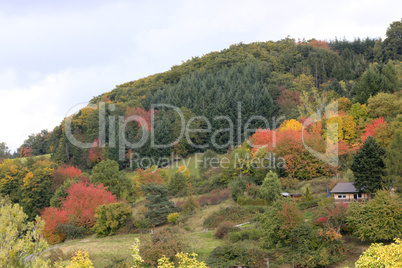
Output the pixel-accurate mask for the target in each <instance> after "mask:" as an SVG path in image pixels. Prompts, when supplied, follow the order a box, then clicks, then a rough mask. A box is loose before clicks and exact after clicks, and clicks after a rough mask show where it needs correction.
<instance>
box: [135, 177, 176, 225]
mask: <svg viewBox="0 0 402 268" xmlns="http://www.w3.org/2000/svg"><path fill="white" fill-rule="evenodd" d="M141 189H142V191H143V192H144V193H145V195H146V196H147V197H146V199H147V200H148V201H149V203H147V204H146V207H147V208H148V212H147V214H146V215H145V216H146V217H147V218H148V219H149V220H150V222H151V224H152V225H153V226H158V225H161V224H164V223H166V222H167V216H168V215H169V214H170V213H173V212H176V211H177V209H176V207H175V206H174V203H173V202H172V201H169V199H168V190H167V188H166V187H165V186H163V185H155V184H147V185H145V184H143V185H141Z"/></svg>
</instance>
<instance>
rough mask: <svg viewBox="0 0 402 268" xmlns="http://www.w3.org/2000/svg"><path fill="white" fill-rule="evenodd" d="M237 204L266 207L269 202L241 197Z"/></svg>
mask: <svg viewBox="0 0 402 268" xmlns="http://www.w3.org/2000/svg"><path fill="white" fill-rule="evenodd" d="M237 204H239V205H241V206H266V205H267V200H266V199H261V198H256V199H254V198H247V197H239V199H237Z"/></svg>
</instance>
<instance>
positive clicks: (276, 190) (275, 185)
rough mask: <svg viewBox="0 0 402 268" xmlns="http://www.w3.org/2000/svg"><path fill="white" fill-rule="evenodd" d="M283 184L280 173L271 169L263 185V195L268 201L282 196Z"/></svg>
mask: <svg viewBox="0 0 402 268" xmlns="http://www.w3.org/2000/svg"><path fill="white" fill-rule="evenodd" d="M281 190H282V186H281V183H280V182H279V179H278V175H277V174H276V173H275V172H273V171H272V170H270V171H269V172H268V174H267V175H266V176H265V179H264V182H263V183H262V185H261V195H262V196H263V197H264V198H265V199H267V200H268V201H274V200H275V199H277V198H278V197H280V196H281Z"/></svg>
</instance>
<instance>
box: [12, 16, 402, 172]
mask: <svg viewBox="0 0 402 268" xmlns="http://www.w3.org/2000/svg"><path fill="white" fill-rule="evenodd" d="M401 25H402V23H401V22H399V21H398V22H394V23H392V24H391V25H390V27H389V28H388V29H387V32H386V35H387V38H386V39H385V40H383V41H382V40H376V39H370V38H366V39H355V40H354V41H347V40H334V41H330V42H324V41H319V40H314V39H313V40H309V41H299V42H296V41H295V40H294V39H290V38H286V39H283V40H280V41H277V42H273V41H268V42H256V43H251V44H242V43H240V44H235V45H232V46H230V47H229V48H228V49H224V50H222V51H220V52H211V53H209V54H207V55H204V56H203V57H195V58H192V59H191V60H188V61H186V62H184V63H183V64H181V65H178V66H173V67H172V68H171V70H169V71H166V72H164V73H160V74H155V75H151V76H149V77H146V78H143V79H139V80H136V81H132V82H128V83H125V84H122V85H119V86H117V87H116V88H115V89H113V90H112V91H110V92H107V93H104V94H102V95H100V96H98V97H95V98H93V99H92V100H91V102H90V103H91V105H93V107H95V106H97V105H98V104H102V105H105V106H106V109H105V110H106V111H105V116H106V117H105V118H110V116H112V117H113V116H114V117H115V118H116V120H115V121H113V122H111V121H108V120H106V122H105V124H106V125H105V129H106V130H109V129H110V126H109V123H111V124H115V129H116V130H118V129H121V125H119V123H118V120H117V116H125V117H126V118H127V117H129V116H131V115H139V116H141V117H143V118H144V119H146V120H147V121H148V123H150V120H151V117H150V112H149V111H150V108H151V105H152V104H155V103H165V104H172V105H174V106H176V107H180V108H182V109H181V110H182V112H183V113H184V117H185V119H186V120H189V119H190V118H191V117H194V116H196V115H197V116H204V117H206V118H207V119H209V120H211V129H212V131H211V133H212V132H213V131H216V130H219V129H224V128H227V127H229V125H230V123H229V122H228V120H212V119H213V118H214V117H216V116H227V117H228V118H229V119H230V120H231V121H232V122H234V126H233V127H234V128H236V129H237V127H238V126H244V124H245V123H246V121H247V120H248V119H249V118H250V117H252V116H262V117H264V118H267V119H271V118H272V117H274V116H279V115H281V116H285V118H286V119H288V120H289V119H299V120H302V119H303V118H305V117H306V116H308V115H309V112H311V111H314V110H316V109H317V108H318V107H320V106H321V105H322V104H323V100H325V101H330V100H336V99H339V98H340V97H347V98H349V99H350V100H351V101H352V102H353V103H357V102H358V103H360V104H364V103H366V102H367V100H368V99H369V97H370V96H374V95H376V94H377V93H379V92H386V93H395V92H399V91H400V90H401V86H402V83H401V82H400V81H401V77H402V76H401V73H402V64H401V60H402V41H401V37H400V36H401V32H402V29H401V28H402V26H401ZM238 103H241V115H242V116H241V119H240V120H238V114H239V107H238V106H239V105H238ZM110 104H114V107H113V109H108V108H107V107H108V105H110ZM105 106H104V107H105ZM93 107H89V106H88V107H86V108H84V109H82V110H81V111H80V112H79V113H77V114H75V115H74V116H73V117H72V118H71V120H72V121H71V123H72V124H71V126H72V132H73V134H74V137H75V138H76V139H77V140H79V141H82V142H86V143H93V148H92V149H91V148H86V149H80V148H77V147H76V146H74V145H72V144H71V143H70V142H69V141H68V139H67V137H66V134H65V131H64V122H63V123H62V124H61V125H60V126H58V127H56V128H55V129H54V130H53V131H52V132H50V133H47V132H46V131H45V132H42V133H41V134H37V135H31V136H30V137H29V138H28V139H27V140H26V141H25V143H24V144H23V146H22V148H21V152H20V154H22V155H25V154H31V155H40V154H45V153H51V154H52V158H53V160H55V161H57V162H66V163H69V164H72V165H78V166H80V167H81V168H84V169H88V168H89V169H90V168H91V167H92V166H94V165H95V164H96V163H98V162H99V161H101V160H102V159H105V158H108V159H113V160H116V161H117V160H119V158H121V155H122V150H121V149H120V150H119V146H115V145H116V144H119V141H120V140H119V139H120V138H121V137H120V136H119V135H118V133H117V132H118V131H116V133H111V132H110V131H106V136H105V139H104V143H105V144H101V145H102V146H101V147H102V148H97V147H98V146H96V145H99V142H98V139H99V138H100V137H99V110H98V109H94V108H93ZM97 107H98V108H99V106H97ZM179 119H180V118H178V116H177V114H175V113H174V112H172V111H171V110H166V109H165V110H163V109H160V110H159V113H158V114H157V115H156V116H155V118H154V126H153V127H154V133H155V141H156V143H159V144H162V143H164V144H166V143H169V142H170V141H174V140H175V139H176V137H177V136H178V135H179V134H178V133H180V130H179V126H180V120H179ZM192 127H193V128H196V127H198V128H206V127H207V126H206V125H205V122H202V120H195V121H193V123H192ZM259 127H266V125H265V124H264V122H262V121H261V120H254V121H252V122H251V123H250V125H249V129H252V128H255V129H257V128H259ZM211 133H201V134H194V135H192V136H191V138H192V141H193V142H194V143H195V144H208V145H209V148H212V149H214V150H216V151H218V152H221V153H223V152H226V151H227V150H228V149H229V148H228V147H225V146H224V145H226V144H228V142H229V141H230V140H231V139H232V138H233V140H234V142H235V144H239V143H241V142H242V141H244V135H243V134H244V133H243V130H241V133H234V137H230V133H228V132H220V133H218V135H216V136H214V137H211ZM239 134H240V135H241V137H239ZM124 137H125V138H126V139H127V140H128V141H130V142H136V141H138V140H139V139H140V138H141V135H140V134H139V128H138V126H137V125H135V124H134V123H133V124H128V125H127V126H126V128H125V131H124ZM211 138H213V139H214V140H216V142H217V144H218V145H219V146H218V147H211V146H210V145H211V144H210V143H211ZM112 143H114V144H112ZM96 148H97V149H96ZM124 150H125V151H124V152H123V154H127V153H129V152H130V151H129V148H124ZM203 150H204V149H203V148H194V146H190V145H189V144H188V142H187V141H185V139H182V140H181V141H180V142H179V144H177V145H175V146H174V147H172V148H165V149H159V148H153V147H152V146H150V141H149V139H148V140H147V141H146V143H145V145H144V146H142V147H141V148H140V149H137V150H136V152H137V153H138V154H140V155H141V156H156V157H162V156H169V155H170V154H171V153H172V152H173V153H175V154H176V155H178V156H182V157H184V156H186V155H188V154H191V153H194V152H197V151H203ZM119 156H120V157H119ZM118 162H119V163H120V167H121V168H123V167H126V166H127V165H128V161H127V160H124V161H121V160H119V161H118Z"/></svg>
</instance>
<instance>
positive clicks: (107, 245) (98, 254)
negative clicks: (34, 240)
mask: <svg viewBox="0 0 402 268" xmlns="http://www.w3.org/2000/svg"><path fill="white" fill-rule="evenodd" d="M138 236H139V235H137V234H127V235H115V236H109V237H103V238H96V237H95V236H91V237H86V238H84V239H78V240H70V241H67V242H64V243H62V244H59V245H57V247H58V248H60V249H61V250H62V251H63V252H64V253H67V252H69V251H74V250H78V249H79V250H84V251H87V252H88V253H89V256H90V258H91V260H92V262H93V263H94V265H95V267H107V266H109V265H111V264H112V263H113V260H120V259H129V258H130V257H131V246H132V244H133V240H134V238H135V237H138Z"/></svg>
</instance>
